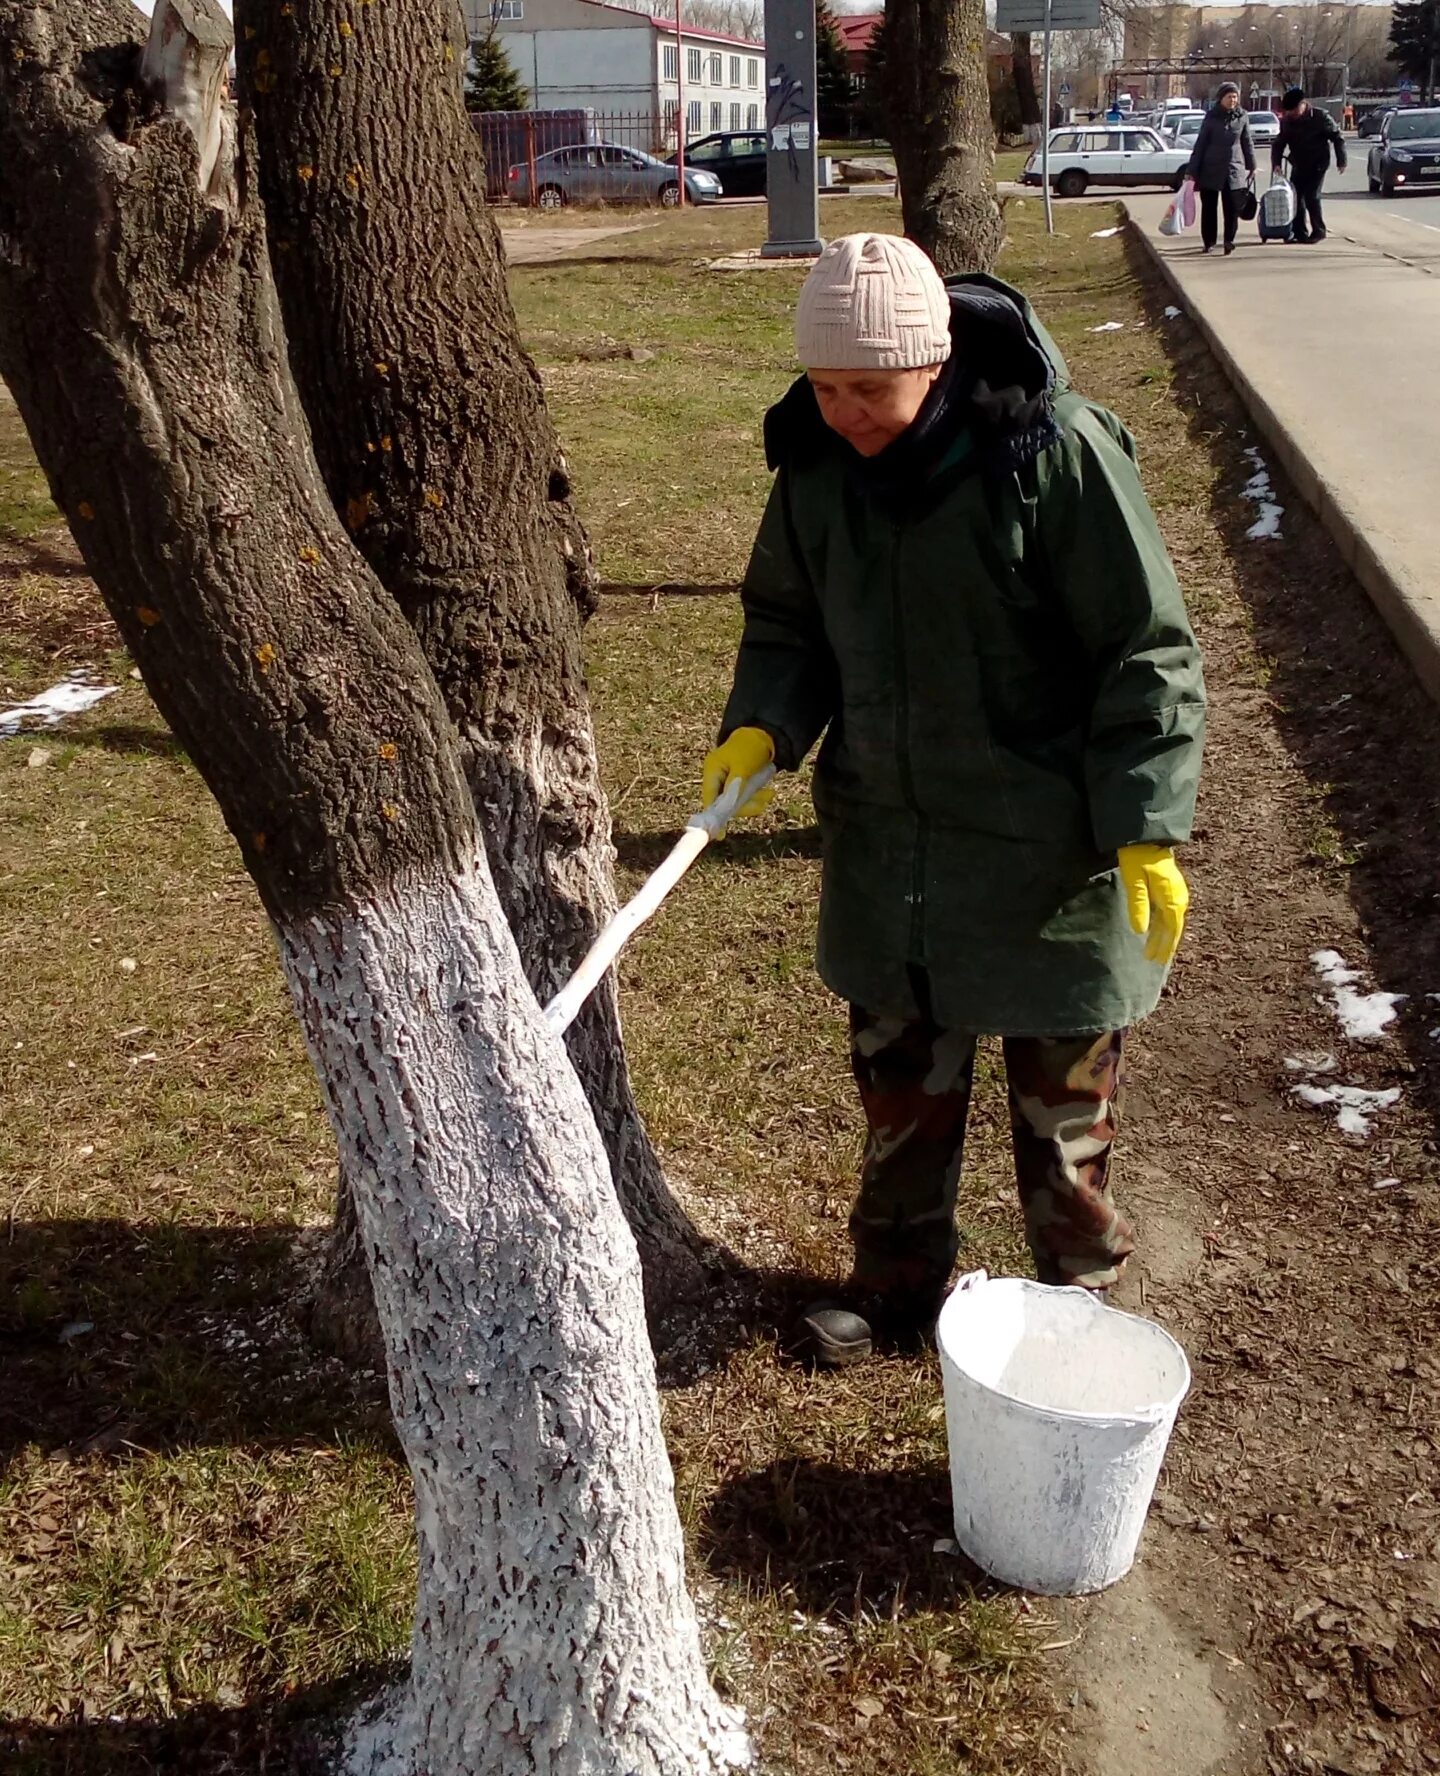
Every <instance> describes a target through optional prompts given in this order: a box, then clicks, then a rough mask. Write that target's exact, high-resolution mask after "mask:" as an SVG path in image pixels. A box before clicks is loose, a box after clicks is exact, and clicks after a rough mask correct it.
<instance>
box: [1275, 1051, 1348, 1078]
mask: <svg viewBox="0 0 1440 1776" xmlns="http://www.w3.org/2000/svg"><path fill="white" fill-rule="evenodd" d="M1339 1065H1340V1063H1339V1061H1337V1060H1336V1059H1335V1057H1334V1055H1332V1054H1298V1055H1290V1056H1289V1057H1288V1058H1287V1059H1286V1062H1285V1068H1286V1071H1287V1072H1289V1073H1311V1074H1314V1073H1333V1072H1334V1071H1335V1069H1336V1068H1337V1067H1338V1066H1339Z"/></svg>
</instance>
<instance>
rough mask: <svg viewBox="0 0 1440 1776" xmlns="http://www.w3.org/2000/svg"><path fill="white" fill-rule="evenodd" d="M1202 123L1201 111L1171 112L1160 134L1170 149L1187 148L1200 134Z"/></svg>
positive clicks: (1203, 118)
mask: <svg viewBox="0 0 1440 1776" xmlns="http://www.w3.org/2000/svg"><path fill="white" fill-rule="evenodd" d="M1204 121H1205V113H1204V112H1203V111H1172V112H1171V113H1170V115H1169V116H1168V117H1167V118H1166V119H1165V125H1164V128H1163V129H1162V130H1161V131H1160V134H1161V135H1162V136H1164V138H1165V140H1166V141H1167V142H1168V143H1169V144H1170V146H1171V147H1172V148H1182V147H1188V146H1189V145H1191V144H1193V142H1194V140H1195V138H1196V136H1198V135H1199V134H1200V125H1201V124H1202V123H1204Z"/></svg>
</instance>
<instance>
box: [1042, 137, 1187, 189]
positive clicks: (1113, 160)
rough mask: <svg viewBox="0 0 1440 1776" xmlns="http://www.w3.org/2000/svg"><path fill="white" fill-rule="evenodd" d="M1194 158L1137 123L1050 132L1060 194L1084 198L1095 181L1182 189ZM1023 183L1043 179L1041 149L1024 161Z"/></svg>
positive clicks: (1054, 182) (1052, 170)
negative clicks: (1185, 172) (1186, 172)
mask: <svg viewBox="0 0 1440 1776" xmlns="http://www.w3.org/2000/svg"><path fill="white" fill-rule="evenodd" d="M1189 161H1190V151H1189V149H1188V148H1173V147H1170V146H1168V145H1167V144H1166V143H1164V142H1162V141H1161V140H1160V138H1159V136H1157V135H1156V133H1155V131H1154V130H1152V129H1145V128H1144V127H1142V126H1141V125H1139V124H1129V123H1125V124H1113V123H1112V124H1105V125H1101V124H1096V125H1094V126H1093V127H1091V126H1087V127H1086V128H1084V129H1058V130H1052V131H1051V132H1050V183H1051V184H1052V185H1053V186H1054V187H1055V190H1056V191H1057V193H1058V194H1059V195H1060V196H1061V197H1080V196H1083V194H1084V193H1085V191H1086V190H1087V189H1088V188H1089V187H1090V186H1091V185H1119V186H1135V185H1163V186H1165V187H1167V188H1168V189H1169V190H1172V191H1178V190H1179V189H1180V184H1181V176H1182V174H1183V173H1184V171H1185V168H1186V166H1187V165H1188V164H1189ZM1020 181H1021V183H1022V184H1024V185H1039V184H1040V183H1042V176H1041V172H1040V150H1039V149H1038V148H1037V149H1036V150H1035V152H1034V153H1033V154H1032V155H1031V156H1030V158H1029V160H1028V161H1027V162H1026V163H1025V171H1024V172H1023V173H1022V174H1021V175H1020Z"/></svg>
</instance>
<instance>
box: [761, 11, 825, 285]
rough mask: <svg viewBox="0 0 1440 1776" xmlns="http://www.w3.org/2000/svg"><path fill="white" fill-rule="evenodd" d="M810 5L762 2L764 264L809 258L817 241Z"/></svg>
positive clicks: (816, 119)
mask: <svg viewBox="0 0 1440 1776" xmlns="http://www.w3.org/2000/svg"><path fill="white" fill-rule="evenodd" d="M819 128H820V120H819V108H818V106H817V104H816V100H815V0H767V4H766V7H765V150H766V152H765V190H766V194H767V197H768V199H769V212H770V218H769V220H770V228H769V238H768V239H767V240H766V242H765V245H764V246H763V247H761V249H760V255H761V257H762V258H764V259H808V258H812V257H813V256H814V255H815V254H816V253H819V252H820V251H821V250H822V248H823V247H824V245H825V243H824V241H822V240H821V239H820V187H819V183H818V180H817V178H816V173H817V169H818V157H817V153H816V149H817V147H818V137H819Z"/></svg>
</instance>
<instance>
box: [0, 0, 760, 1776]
mask: <svg viewBox="0 0 1440 1776" xmlns="http://www.w3.org/2000/svg"><path fill="white" fill-rule="evenodd" d="M138 22H139V19H138V15H137V14H136V13H135V12H134V11H133V9H132V8H131V7H129V6H128V5H126V4H124V0H62V3H61V4H58V5H57V4H53V3H52V4H39V3H38V0H0V374H3V376H4V377H5V379H6V381H7V382H8V383H9V385H10V388H11V390H12V391H13V393H14V395H15V398H16V401H17V403H18V405H19V407H20V411H21V413H22V416H23V417H24V419H25V422H26V425H27V426H28V427H29V430H30V434H31V437H32V439H33V441H34V444H35V449H36V454H37V456H38V457H39V459H40V461H41V463H42V465H43V466H44V468H45V470H46V473H47V475H48V477H49V480H50V484H51V490H52V493H53V495H54V497H55V499H56V501H57V503H58V504H59V506H60V507H61V509H62V510H63V511H64V512H65V514H66V516H67V518H68V519H69V521H70V524H71V528H72V530H73V531H74V534H75V536H76V538H77V541H78V542H79V544H80V547H81V550H82V552H83V554H84V556H85V560H86V564H87V566H88V567H89V569H90V571H91V573H92V574H93V575H94V577H95V580H96V583H97V584H98V585H99V587H100V590H101V592H102V594H103V595H104V597H105V601H106V604H107V605H108V607H109V609H110V611H111V613H112V615H113V616H114V618H115V621H116V623H117V624H118V625H119V628H120V631H121V633H122V635H123V636H124V638H125V641H126V643H127V645H128V646H129V648H130V649H131V651H132V653H133V655H134V657H135V659H136V661H137V662H138V664H139V666H140V669H141V672H142V674H143V676H144V678H145V682H146V684H147V686H148V688H149V690H150V692H151V694H152V695H153V697H154V699H155V702H156V704H157V706H158V707H159V709H160V710H161V713H162V714H163V715H164V716H165V718H166V719H167V720H168V721H169V723H170V724H171V726H172V728H173V729H174V732H175V733H176V735H177V736H178V738H179V739H180V740H181V741H182V743H183V744H184V745H185V746H186V747H187V749H188V750H189V752H190V755H191V757H192V758H193V760H194V761H195V764H196V766H197V768H198V769H199V770H200V772H201V773H202V775H203V776H204V778H205V780H206V782H207V783H208V784H209V786H210V788H211V789H212V790H213V792H214V794H215V796H216V799H217V801H218V802H219V804H220V807H221V809H222V812H223V813H224V816H225V819H226V822H227V823H228V825H229V827H230V830H231V831H232V832H233V834H234V835H235V838H236V841H237V843H238V844H239V846H240V849H241V852H242V855H243V856H244V859H245V863H246V867H247V868H248V869H249V870H250V873H251V875H252V876H253V877H254V879H255V882H256V885H257V887H258V889H259V891H260V894H261V897H262V899H263V901H264V904H265V907H266V910H267V911H268V913H269V915H270V918H271V920H272V922H273V925H274V928H275V932H276V937H277V942H278V945H279V949H280V954H281V959H282V963H283V966H284V969H285V973H286V976H287V978H288V980H289V983H290V986H291V989H292V992H293V995H294V998H295V1003H296V1006H297V1010H298V1012H299V1015H300V1019H301V1023H302V1025H303V1027H304V1030H305V1035H306V1039H307V1042H308V1044H309V1049H310V1054H311V1057H312V1059H313V1061H314V1063H315V1066H316V1068H317V1071H318V1073H319V1075H320V1079H321V1083H322V1086H323V1088H324V1093H325V1098H326V1102H327V1105H328V1108H329V1112H330V1116H331V1121H332V1124H333V1126H334V1128H335V1133H336V1137H337V1140H338V1141H339V1143H340V1147H341V1152H342V1156H343V1160H344V1163H345V1166H346V1169H347V1172H348V1175H349V1176H350V1177H351V1178H352V1179H353V1180H354V1182H355V1187H356V1204H357V1209H358V1212H359V1216H360V1220H361V1223H362V1226H363V1229H364V1235H365V1240H366V1244H367V1246H368V1248H369V1252H370V1256H371V1262H372V1266H373V1278H374V1283H375V1290H376V1299H377V1302H378V1305H379V1310H380V1322H381V1327H382V1331H383V1334H384V1339H385V1348H386V1353H387V1358H388V1365H389V1376H390V1390H391V1400H392V1405H393V1408H394V1411H395V1417H396V1424H397V1429H398V1431H399V1435H400V1441H401V1444H402V1446H403V1448H404V1450H405V1454H406V1457H407V1459H408V1461H409V1464H410V1468H411V1472H412V1474H413V1475H414V1479H415V1488H416V1499H417V1513H418V1516H417V1528H418V1543H419V1555H420V1580H419V1598H418V1605H417V1611H416V1619H415V1633H414V1641H413V1662H412V1671H411V1678H410V1683H409V1685H408V1686H407V1688H406V1689H405V1691H404V1692H403V1694H402V1696H401V1697H400V1698H399V1700H398V1702H397V1705H396V1707H395V1708H394V1710H393V1711H392V1713H391V1714H390V1715H389V1716H387V1717H386V1720H385V1723H384V1729H383V1733H381V1732H377V1729H376V1725H375V1723H373V1722H372V1723H370V1724H369V1725H368V1726H367V1728H366V1729H365V1732H364V1733H363V1734H362V1735H359V1736H357V1741H356V1742H355V1743H354V1744H353V1745H352V1758H351V1768H352V1769H354V1770H356V1771H362V1770H372V1769H373V1770H379V1769H382V1768H383V1769H384V1770H385V1771H387V1773H389V1772H393V1773H395V1776H399V1773H400V1772H405V1773H408V1776H427V1773H430V1772H435V1773H438V1772H442V1771H443V1772H444V1773H445V1776H482V1772H483V1776H521V1772H524V1773H525V1776H535V1773H536V1772H544V1773H546V1776H631V1773H632V1772H638V1773H642V1776H690V1773H692V1772H693V1773H695V1776H709V1773H710V1772H713V1771H718V1770H720V1769H722V1768H724V1767H726V1766H727V1765H730V1764H733V1763H736V1762H741V1761H743V1760H744V1759H745V1757H746V1756H747V1751H748V1748H747V1746H746V1742H745V1740H744V1737H743V1734H742V1733H741V1731H740V1728H739V1723H738V1720H737V1719H736V1717H735V1716H734V1714H733V1713H732V1711H730V1710H727V1709H726V1708H724V1707H723V1706H722V1705H721V1704H720V1702H719V1701H718V1699H717V1698H716V1696H715V1695H714V1692H713V1690H712V1689H711V1687H710V1685H709V1682H708V1679H707V1677H706V1675H705V1669H704V1661H703V1658H702V1655H701V1649H700V1642H699V1635H698V1631H697V1628H696V1623H695V1618H694V1614H693V1611H692V1609H691V1607H690V1603H689V1600H688V1598H687V1596H686V1593H685V1589H684V1585H683V1577H682V1554H681V1537H680V1529H679V1523H678V1519H677V1517H676V1513H675V1508H674V1500H673V1496H672V1488H671V1476H670V1469H669V1465H668V1462H667V1459H666V1453H665V1446H664V1442H663V1440H662V1438H661V1435H660V1425H659V1410H658V1397H657V1394H656V1388H655V1377H654V1367H653V1361H652V1358H651V1355H650V1351H649V1347H648V1344H647V1341H646V1337H645V1323H644V1314H643V1303H642V1293H641V1279H640V1269H639V1263H638V1258H637V1254H636V1248H635V1243H634V1241H633V1239H632V1238H631V1235H630V1233H629V1231H628V1228H627V1227H626V1224H625V1221H624V1218H623V1216H622V1215H621V1213H620V1208H619V1204H618V1200H617V1198H616V1195H615V1192H614V1190H613V1188H612V1185H611V1182H610V1178H609V1172H608V1165H607V1161H606V1156H605V1152H604V1148H603V1146H602V1144H601V1142H600V1139H599V1135H598V1132H597V1130H596V1127H595V1123H594V1119H593V1117H592V1116H591V1114H590V1112H589V1109H588V1106H587V1104H586V1100H585V1097H584V1094H583V1093H582V1091H581V1089H580V1086H579V1083H578V1080H577V1078H576V1076H575V1074H574V1071H573V1070H572V1068H571V1067H570V1065H569V1063H568V1061H567V1059H566V1054H565V1050H564V1048H563V1045H562V1044H561V1043H560V1042H558V1041H557V1040H556V1039H555V1038H554V1037H553V1036H552V1035H551V1034H550V1032H549V1031H548V1029H547V1028H546V1026H545V1024H544V1021H543V1019H542V1018H541V1016H540V1014H539V1010H538V1007H537V1005H536V1003H535V999H534V996H533V994H532V992H531V990H530V988H529V986H528V984H527V982H526V980H525V977H524V974H523V971H522V968H521V964H520V958H519V954H518V951H517V949H516V946H515V943H514V940H513V938H512V936H511V934H510V931H509V928H508V925H507V924H506V921H505V919H504V916H503V914H502V912H501V909H500V906H499V902H498V899H497V897H496V893H495V889H494V885H493V883H492V881H491V877H490V872H489V869H488V867H487V864H486V861H485V856H484V851H483V848H482V846H481V842H480V838H479V834H478V831H477V827H476V820H475V813H474V808H473V805H472V802H471V799H470V796H469V793H468V790H467V786H466V782H465V779H464V776H463V775H462V770H461V761H460V756H459V748H458V746H457V744H456V741H455V736H454V734H453V731H452V729H451V727H450V724H449V722H448V721H447V718H446V715H445V710H444V707H443V704H442V702H441V699H440V697H439V694H438V692H437V690H436V687H435V685H434V682H433V680H432V678H431V676H430V674H429V672H428V670H427V669H426V666H425V662H424V658H423V655H422V654H421V651H420V648H419V646H418V643H417V641H416V638H415V635H414V633H413V631H412V630H411V629H410V627H409V626H408V625H407V624H406V623H405V622H404V620H403V618H402V617H401V615H400V613H399V611H398V609H397V608H396V606H395V604H394V601H393V600H392V599H391V598H390V597H389V596H388V595H387V594H386V593H385V592H384V590H383V589H382V588H381V587H380V585H379V584H378V582H377V581H376V579H375V578H374V576H373V575H372V573H371V572H370V570H369V568H368V567H367V566H366V564H365V563H364V561H363V560H362V558H361V557H360V555H359V554H358V553H357V552H356V551H355V549H354V548H353V547H352V546H351V544H350V542H349V540H348V539H347V537H346V535H345V533H344V530H343V528H342V527H341V525H340V523H339V520H338V518H337V515H336V514H335V512H334V510H333V508H332V507H331V505H330V502H329V501H328V499H326V498H325V495H324V488H323V484H322V481H321V478H320V474H319V470H318V467H317V465H316V463H315V460H314V457H313V455H312V453H311V450H310V447H309V441H308V437H307V433H306V428H305V424H304V416H303V413H302V411H301V408H300V403H299V400H298V397H297V395H296V392H295V389H294V386H293V383H292V381H291V378H290V373H289V368H288V365H287V363H286V358H285V347H284V337H283V332H282V329H281V326H280V317H279V312H278V307H277V304H276V300H275V295H274V290H273V286H272V284H271V282H270V273H269V265H268V260H267V255H266V250H265V241H264V231H263V223H262V219H261V214H260V206H259V204H258V201H257V200H256V197H255V195H254V192H255V182H254V171H255V168H254V155H253V143H252V142H251V141H250V140H247V139H244V138H243V137H242V138H241V139H240V140H239V142H238V144H237V142H236V138H235V132H234V125H233V120H232V115H231V114H230V113H229V112H228V108H227V107H226V106H225V104H224V102H223V100H222V98H221V93H222V89H223V83H224V74H225V66H226V61H227V58H228V54H229V43H230V33H229V27H228V23H227V21H226V20H225V18H224V15H223V14H222V13H221V12H220V11H219V8H218V6H217V5H216V4H215V0H159V4H158V5H157V8H156V13H155V19H154V22H153V25H152V28H151V35H150V41H149V46H148V48H147V50H146V52H145V55H144V57H143V59H142V56H141V52H140V49H139V46H138V45H136V44H134V43H132V42H130V41H128V38H129V33H130V32H131V31H132V30H133V29H134V27H135V25H136V24H138ZM362 1741H363V1742H362Z"/></svg>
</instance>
